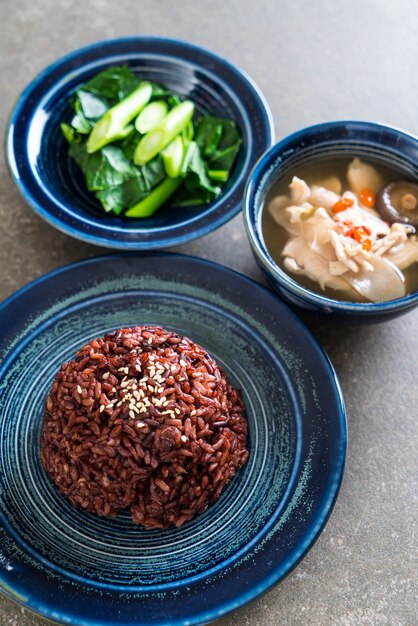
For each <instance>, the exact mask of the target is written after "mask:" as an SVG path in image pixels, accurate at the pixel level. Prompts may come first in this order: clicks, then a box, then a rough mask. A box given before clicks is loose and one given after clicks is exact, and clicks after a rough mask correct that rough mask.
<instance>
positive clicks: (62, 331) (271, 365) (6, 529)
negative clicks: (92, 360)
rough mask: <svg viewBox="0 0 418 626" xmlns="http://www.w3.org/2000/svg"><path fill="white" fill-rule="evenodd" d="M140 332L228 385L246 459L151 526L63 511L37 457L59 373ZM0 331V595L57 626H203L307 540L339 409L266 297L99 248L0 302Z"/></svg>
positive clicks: (302, 342) (297, 336) (327, 369)
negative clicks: (183, 513) (239, 408)
mask: <svg viewBox="0 0 418 626" xmlns="http://www.w3.org/2000/svg"><path fill="white" fill-rule="evenodd" d="M248 293H251V295H252V297H251V298H248V297H247V295H248ZM141 323H143V324H160V325H162V326H165V327H167V328H171V329H173V330H176V331H177V332H179V333H181V334H185V335H187V336H189V337H190V338H192V339H193V340H195V341H197V342H198V343H200V344H201V345H202V346H204V347H205V349H206V350H208V351H209V352H210V353H211V354H212V355H213V356H214V357H215V358H216V359H217V361H218V362H219V363H220V364H221V365H222V367H223V368H224V369H225V371H226V372H227V374H228V376H229V377H230V379H231V381H232V382H233V384H234V385H236V386H237V388H239V389H241V390H242V394H243V400H244V402H245V406H246V413H247V420H248V426H249V436H248V450H249V453H250V454H249V459H248V462H247V463H246V465H245V466H244V467H243V468H242V470H241V471H240V472H238V474H237V475H236V476H235V477H234V479H233V480H232V482H231V483H230V484H229V485H228V486H227V487H226V488H225V490H224V491H223V492H222V494H221V497H220V498H219V500H218V501H217V502H215V503H214V504H212V505H211V506H209V507H208V508H207V510H206V511H205V512H204V513H202V514H201V515H198V516H197V517H196V518H195V519H194V520H192V521H190V522H187V523H186V524H184V526H182V527H181V528H169V529H166V530H163V531H162V530H152V531H146V530H144V529H143V528H140V527H137V526H134V525H133V524H132V522H131V521H130V517H129V515H128V513H122V514H121V515H119V516H118V517H117V518H111V519H109V518H103V517H97V516H95V515H91V514H89V513H86V512H85V511H83V510H81V509H74V508H73V507H72V506H71V505H70V503H69V501H68V500H67V499H66V498H64V497H63V496H62V495H60V493H59V492H58V490H57V489H56V487H55V485H54V484H53V483H52V481H51V480H50V479H49V477H48V476H47V475H46V472H45V471H44V469H43V467H42V463H41V459H40V435H41V424H42V413H43V406H44V403H45V399H46V396H47V395H48V391H49V389H50V386H51V384H52V381H53V378H54V375H55V373H56V371H57V370H58V368H59V366H60V364H61V363H62V362H64V361H67V360H68V359H71V358H73V356H74V353H75V352H76V351H77V350H78V349H79V348H80V347H81V346H83V345H85V343H86V342H87V341H89V340H90V339H92V338H93V337H96V336H100V335H103V334H104V333H105V332H107V331H109V330H111V329H116V328H120V327H123V326H128V325H134V324H141ZM0 328H1V329H2V332H1V336H0V591H4V592H5V593H6V594H7V595H9V596H10V597H11V598H13V599H15V600H17V601H18V602H20V603H21V604H22V605H24V606H26V607H28V608H30V609H32V610H34V611H36V612H38V613H40V614H42V615H43V616H45V617H48V618H49V619H53V620H55V621H58V622H59V623H62V624H73V625H76V626H140V625H142V626H167V625H168V624H169V625H170V626H192V625H197V624H206V623H208V622H209V621H212V620H215V619H217V618H218V617H221V616H222V615H224V614H225V613H227V612H229V611H232V610H234V609H236V608H238V607H239V606H241V605H242V604H244V603H246V602H248V601H249V600H252V599H253V598H255V597H257V596H258V595H260V594H261V593H263V592H264V591H266V590H267V589H269V588H270V587H271V586H272V585H273V584H274V583H276V582H278V581H280V580H281V579H282V578H283V577H284V576H285V575H286V574H288V573H289V572H290V571H291V570H292V569H293V568H294V567H295V566H296V565H297V563H298V562H299V561H300V560H301V559H302V558H303V556H304V555H305V554H306V552H307V551H308V550H309V548H310V547H311V546H312V545H313V543H314V541H315V540H316V539H317V537H318V536H319V534H320V532H321V530H322V528H323V527H324V525H325V523H326V521H327V519H328V516H329V515H330V513H331V510H332V507H333V504H334V502H335V499H336V497H337V494H338V490H339V486H340V483H341V479H342V474H343V466H344V458H345V449H346V421H345V412H344V406H343V400H342V396H341V392H340V388H339V385H338V381H337V379H336V376H335V373H334V371H333V369H332V367H331V365H330V363H329V361H328V359H327V357H326V356H325V354H324V352H323V350H322V348H321V347H320V346H319V344H318V343H317V342H316V341H315V339H314V338H313V337H312V336H311V335H310V333H309V332H308V331H307V329H306V328H305V327H304V325H303V324H302V322H301V321H300V320H299V319H298V318H297V317H296V316H295V315H293V314H292V313H291V312H290V311H289V309H288V308H287V307H286V306H285V305H284V304H283V303H282V302H281V301H280V300H279V299H278V298H276V297H275V296H274V295H273V294H272V293H271V292H270V291H267V289H264V288H263V287H262V286H261V285H258V284H257V283H255V282H253V281H251V280H249V279H248V278H246V277H245V276H243V275H241V274H238V273H236V272H233V271H232V270H229V269H227V268H225V267H222V266H220V265H216V264H214V263H210V262H208V261H204V260H202V259H197V258H193V257H187V256H182V255H174V254H170V255H168V254H163V253H161V252H159V253H143V254H132V253H131V254H124V255H116V254H114V255H111V256H104V257H99V258H96V259H89V260H87V261H83V262H80V263H75V264H73V265H70V266H68V267H64V268H60V269H59V270H56V271H55V272H52V273H51V274H47V275H46V276H43V277H41V278H39V279H38V280H36V281H35V282H33V283H31V284H29V285H27V286H26V287H24V288H23V289H22V290H21V291H19V292H18V293H17V294H14V295H13V296H11V297H10V298H9V299H8V300H7V301H6V302H5V303H3V304H2V305H0Z"/></svg>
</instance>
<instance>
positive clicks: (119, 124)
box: [87, 82, 155, 156]
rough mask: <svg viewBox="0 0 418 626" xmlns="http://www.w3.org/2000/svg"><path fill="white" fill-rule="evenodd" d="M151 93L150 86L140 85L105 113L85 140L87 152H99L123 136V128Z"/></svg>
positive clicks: (145, 102) (148, 84) (136, 113)
mask: <svg viewBox="0 0 418 626" xmlns="http://www.w3.org/2000/svg"><path fill="white" fill-rule="evenodd" d="M151 93H152V87H151V84H150V83H146V82H145V83H141V84H140V85H139V87H137V88H136V89H135V90H134V91H133V92H132V93H130V94H129V96H126V98H124V99H123V100H121V101H120V102H119V103H118V104H115V105H114V106H113V107H112V108H111V109H109V110H108V111H106V113H105V114H104V115H103V116H102V117H101V118H100V119H99V121H98V122H97V124H96V125H95V127H94V128H93V130H92V132H91V134H90V136H89V138H88V140H87V151H88V152H90V153H93V152H97V150H100V148H103V146H106V145H107V144H108V143H111V142H112V141H115V140H117V139H120V138H121V136H124V135H123V133H124V129H125V126H127V124H129V122H131V121H132V120H133V119H134V117H136V116H137V115H138V113H139V111H140V110H141V109H143V107H144V106H145V105H146V104H147V103H148V102H149V99H150V98H151ZM153 156H155V155H153Z"/></svg>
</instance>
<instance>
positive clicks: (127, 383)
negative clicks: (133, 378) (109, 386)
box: [120, 380, 129, 387]
mask: <svg viewBox="0 0 418 626" xmlns="http://www.w3.org/2000/svg"><path fill="white" fill-rule="evenodd" d="M128 385H129V380H124V381H123V382H122V383H121V384H120V386H121V387H127V386H128Z"/></svg>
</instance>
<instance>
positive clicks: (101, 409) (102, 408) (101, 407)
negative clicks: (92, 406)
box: [99, 404, 105, 413]
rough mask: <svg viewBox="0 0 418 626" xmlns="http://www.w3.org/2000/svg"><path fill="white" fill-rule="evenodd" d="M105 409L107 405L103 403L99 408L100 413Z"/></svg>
mask: <svg viewBox="0 0 418 626" xmlns="http://www.w3.org/2000/svg"><path fill="white" fill-rule="evenodd" d="M104 410H105V405H104V404H101V405H100V409H99V411H100V413H103V411H104Z"/></svg>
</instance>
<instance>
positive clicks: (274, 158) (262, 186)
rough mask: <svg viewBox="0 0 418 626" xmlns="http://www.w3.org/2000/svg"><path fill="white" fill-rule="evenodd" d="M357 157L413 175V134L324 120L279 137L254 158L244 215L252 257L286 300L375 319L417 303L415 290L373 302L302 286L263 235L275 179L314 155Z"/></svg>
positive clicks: (416, 171)
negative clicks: (279, 261) (335, 296)
mask: <svg viewBox="0 0 418 626" xmlns="http://www.w3.org/2000/svg"><path fill="white" fill-rule="evenodd" d="M336 156H348V157H350V156H353V157H354V156H358V157H360V158H364V159H367V158H369V159H373V160H374V161H378V162H381V163H382V164H383V165H386V166H389V167H390V166H392V167H394V168H397V169H399V170H401V171H403V172H404V173H405V175H406V176H407V177H408V178H412V179H415V180H417V179H418V138H417V137H415V136H413V135H410V134H408V133H405V132H404V131H401V130H399V129H397V128H393V127H391V126H385V125H383V124H375V123H371V122H356V121H343V122H327V123H324V124H317V125H315V126H310V127H308V128H305V129H303V130H300V131H298V132H296V133H293V134H292V135H289V136H288V137H285V138H284V139H282V140H281V141H279V142H278V143H277V144H276V145H274V146H273V147H272V148H270V149H269V150H268V151H267V152H266V153H265V154H264V155H263V156H262V157H261V158H260V159H259V161H258V162H257V163H256V165H255V166H254V168H253V170H252V172H251V174H250V177H249V179H248V182H247V185H246V188H245V192H244V220H245V225H246V229H247V235H248V238H249V241H250V244H251V247H252V251H253V254H254V256H255V259H256V261H257V263H258V265H259V266H260V268H261V270H262V271H263V273H264V275H265V276H266V278H267V280H268V281H269V283H270V284H271V286H272V287H273V288H274V289H275V290H276V291H277V292H278V293H279V294H280V295H281V296H282V297H283V298H285V300H287V301H288V302H289V303H290V304H292V305H294V306H297V307H302V308H303V309H306V310H309V311H313V312H316V313H324V314H332V315H335V316H337V317H338V319H344V318H346V319H348V320H351V321H362V322H371V323H373V322H376V321H384V320H387V319H390V318H392V317H396V316H398V315H400V314H402V313H406V312H407V311H408V310H410V309H412V308H413V307H415V306H417V305H418V292H417V291H415V292H413V293H411V294H408V295H407V296H405V297H404V298H399V299H397V300H391V301H389V302H378V303H358V302H344V301H341V300H334V299H331V298H327V297H324V296H321V295H320V294H318V293H315V292H312V291H310V290H309V289H307V288H306V287H303V286H302V285H300V284H299V283H297V282H296V280H294V279H293V278H292V276H291V275H288V274H286V272H284V271H283V270H282V269H281V268H280V267H279V266H278V265H277V264H276V263H275V261H274V260H273V258H272V256H271V255H270V253H269V251H268V249H267V247H266V245H265V243H264V238H263V233H262V229H261V215H262V210H263V204H264V199H265V197H266V195H267V194H268V192H269V190H270V189H271V188H272V186H273V185H274V184H275V183H276V182H277V180H278V179H279V178H281V177H282V176H284V175H286V174H288V173H289V172H292V173H293V172H294V171H295V168H296V169H297V166H298V165H304V164H306V163H307V162H310V161H313V160H315V159H317V158H332V157H336Z"/></svg>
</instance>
